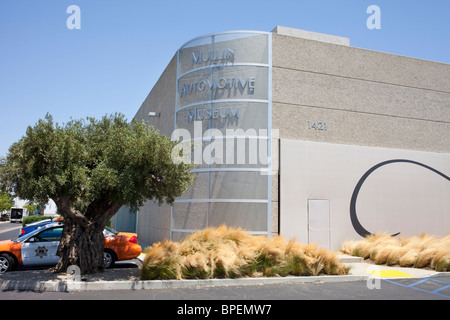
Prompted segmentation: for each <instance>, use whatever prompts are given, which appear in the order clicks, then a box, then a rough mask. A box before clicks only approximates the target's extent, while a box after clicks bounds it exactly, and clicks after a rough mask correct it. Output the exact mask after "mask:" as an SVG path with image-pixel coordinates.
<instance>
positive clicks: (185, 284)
mask: <svg viewBox="0 0 450 320" xmlns="http://www.w3.org/2000/svg"><path fill="white" fill-rule="evenodd" d="M368 278H369V276H358V275H344V276H307V277H283V278H280V277H273V278H239V279H206V280H136V281H95V282H83V281H61V282H55V281H18V280H6V281H1V282H0V290H2V291H35V292H71V291H98V290H146V289H167V288H204V287H214V286H246V285H253V286H254V285H265V284H286V283H314V282H319V283H324V282H347V281H362V280H366V279H368Z"/></svg>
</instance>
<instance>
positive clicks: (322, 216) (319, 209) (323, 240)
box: [308, 200, 331, 249]
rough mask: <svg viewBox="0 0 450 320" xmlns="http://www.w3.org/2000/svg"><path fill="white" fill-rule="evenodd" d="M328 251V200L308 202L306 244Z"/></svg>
mask: <svg viewBox="0 0 450 320" xmlns="http://www.w3.org/2000/svg"><path fill="white" fill-rule="evenodd" d="M313 242H315V243H317V245H318V246H319V247H321V248H326V249H330V243H331V242H330V200H308V243H313Z"/></svg>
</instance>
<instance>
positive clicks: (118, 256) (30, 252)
mask: <svg viewBox="0 0 450 320" xmlns="http://www.w3.org/2000/svg"><path fill="white" fill-rule="evenodd" d="M63 228H64V223H61V222H54V223H50V224H46V225H44V226H42V227H41V228H39V229H36V230H34V231H32V232H30V233H28V234H26V235H24V236H22V237H20V238H18V239H16V240H6V241H0V273H3V272H7V271H11V270H15V269H17V267H18V266H24V267H32V266H53V265H56V263H57V262H58V260H59V257H58V256H57V255H56V251H57V249H58V245H59V240H60V238H61V234H62V232H63ZM103 234H104V236H105V243H104V248H105V249H104V252H103V258H104V262H105V268H110V267H112V266H113V265H114V262H116V261H121V260H131V259H134V258H137V257H139V255H140V254H141V251H142V248H141V246H140V245H139V244H138V240H137V235H136V234H135V233H125V232H117V231H114V230H112V229H105V230H104V232H103Z"/></svg>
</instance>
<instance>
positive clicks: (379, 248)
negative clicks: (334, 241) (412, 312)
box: [341, 233, 450, 272]
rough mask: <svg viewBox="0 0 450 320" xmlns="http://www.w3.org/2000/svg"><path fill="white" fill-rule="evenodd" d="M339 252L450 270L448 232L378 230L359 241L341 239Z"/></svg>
mask: <svg viewBox="0 0 450 320" xmlns="http://www.w3.org/2000/svg"><path fill="white" fill-rule="evenodd" d="M341 252H342V253H345V254H349V255H353V256H357V257H362V258H364V259H370V260H372V261H373V262H374V263H376V264H385V265H388V266H392V265H398V266H400V267H413V268H431V269H434V270H436V271H441V272H442V271H444V272H445V271H450V235H447V236H445V237H441V238H439V237H434V236H431V235H427V234H422V235H420V236H414V237H409V238H403V237H400V238H394V237H392V236H390V235H386V234H381V233H378V234H375V235H370V236H368V237H366V238H365V239H364V240H361V241H347V242H344V243H343V244H342V246H341Z"/></svg>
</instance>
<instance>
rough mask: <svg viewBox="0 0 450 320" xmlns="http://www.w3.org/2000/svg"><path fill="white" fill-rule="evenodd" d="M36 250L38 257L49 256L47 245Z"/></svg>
mask: <svg viewBox="0 0 450 320" xmlns="http://www.w3.org/2000/svg"><path fill="white" fill-rule="evenodd" d="M34 251H35V252H36V257H39V258H41V259H42V258H43V257H45V256H47V252H48V249H47V248H46V247H45V246H43V247H38V248H37V249H36V250H34Z"/></svg>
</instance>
